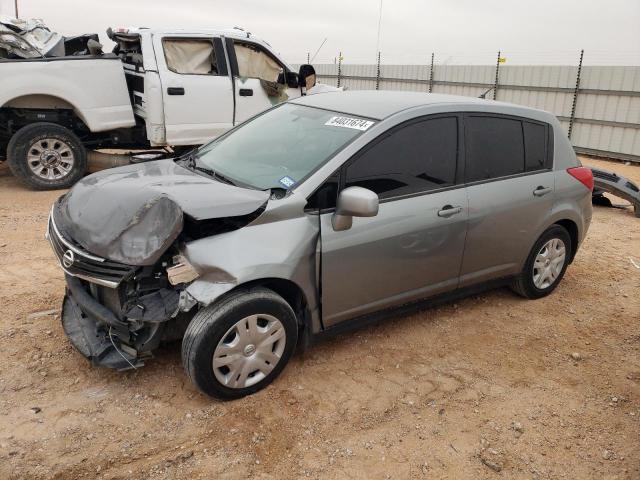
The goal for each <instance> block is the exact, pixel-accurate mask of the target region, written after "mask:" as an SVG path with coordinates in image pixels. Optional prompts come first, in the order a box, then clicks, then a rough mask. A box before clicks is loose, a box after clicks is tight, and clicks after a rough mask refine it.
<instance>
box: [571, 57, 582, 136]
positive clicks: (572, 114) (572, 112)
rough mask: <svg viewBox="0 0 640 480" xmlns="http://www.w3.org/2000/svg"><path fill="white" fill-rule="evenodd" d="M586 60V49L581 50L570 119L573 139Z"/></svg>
mask: <svg viewBox="0 0 640 480" xmlns="http://www.w3.org/2000/svg"><path fill="white" fill-rule="evenodd" d="M583 58H584V49H583V50H580V63H578V75H576V88H575V89H574V90H573V103H572V104H571V117H569V132H568V136H569V139H571V132H572V131H573V122H574V120H575V118H576V104H577V103H578V92H579V91H580V74H581V73H582V59H583Z"/></svg>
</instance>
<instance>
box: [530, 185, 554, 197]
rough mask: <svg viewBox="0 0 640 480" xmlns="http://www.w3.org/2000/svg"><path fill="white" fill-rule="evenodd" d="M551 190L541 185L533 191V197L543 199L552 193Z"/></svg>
mask: <svg viewBox="0 0 640 480" xmlns="http://www.w3.org/2000/svg"><path fill="white" fill-rule="evenodd" d="M551 190H552V189H551V188H549V187H543V186H542V185H540V186H539V187H538V188H536V189H535V190H534V191H533V195H534V196H536V197H542V196H544V195H546V194H547V193H551Z"/></svg>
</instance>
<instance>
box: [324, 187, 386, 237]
mask: <svg viewBox="0 0 640 480" xmlns="http://www.w3.org/2000/svg"><path fill="white" fill-rule="evenodd" d="M378 203H379V200H378V195H377V194H376V193H375V192H372V191H371V190H368V189H366V188H362V187H348V188H345V189H344V190H342V191H341V192H340V195H338V203H337V206H336V212H335V213H334V214H333V217H331V226H332V227H333V229H334V230H335V231H336V232H339V231H342V230H349V229H350V228H351V225H352V223H353V217H375V216H376V215H377V214H378Z"/></svg>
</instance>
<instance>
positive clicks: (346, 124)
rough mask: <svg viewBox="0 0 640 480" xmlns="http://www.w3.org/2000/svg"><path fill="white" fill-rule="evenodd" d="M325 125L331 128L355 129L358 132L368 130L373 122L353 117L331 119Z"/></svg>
mask: <svg viewBox="0 0 640 480" xmlns="http://www.w3.org/2000/svg"><path fill="white" fill-rule="evenodd" d="M325 125H329V126H331V127H343V128H354V129H356V130H363V131H364V130H366V129H367V128H369V127H370V126H371V125H373V122H372V121H371V120H362V119H361V118H351V117H331V118H330V119H329V120H328V121H327V123H325Z"/></svg>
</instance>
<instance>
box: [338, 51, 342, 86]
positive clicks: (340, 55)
mask: <svg viewBox="0 0 640 480" xmlns="http://www.w3.org/2000/svg"><path fill="white" fill-rule="evenodd" d="M341 76H342V52H340V53H339V54H338V85H337V87H338V88H340V77H341Z"/></svg>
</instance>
